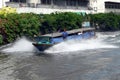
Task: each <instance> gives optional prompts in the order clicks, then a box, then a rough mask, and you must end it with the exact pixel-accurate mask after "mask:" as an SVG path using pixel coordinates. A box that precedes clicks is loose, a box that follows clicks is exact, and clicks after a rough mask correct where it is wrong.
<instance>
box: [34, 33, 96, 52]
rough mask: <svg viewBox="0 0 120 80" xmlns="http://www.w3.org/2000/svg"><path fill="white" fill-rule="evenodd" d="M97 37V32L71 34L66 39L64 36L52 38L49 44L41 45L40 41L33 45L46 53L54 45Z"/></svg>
mask: <svg viewBox="0 0 120 80" xmlns="http://www.w3.org/2000/svg"><path fill="white" fill-rule="evenodd" d="M93 37H95V32H94V31H89V32H84V33H75V34H70V35H68V36H67V37H66V39H64V38H63V37H62V36H59V37H50V40H49V43H47V42H44V43H41V42H40V43H39V41H37V42H35V43H33V45H34V46H35V47H36V48H37V49H38V50H39V51H44V50H46V49H48V48H50V47H52V46H53V45H55V44H57V43H61V42H63V41H65V40H82V39H90V38H93Z"/></svg>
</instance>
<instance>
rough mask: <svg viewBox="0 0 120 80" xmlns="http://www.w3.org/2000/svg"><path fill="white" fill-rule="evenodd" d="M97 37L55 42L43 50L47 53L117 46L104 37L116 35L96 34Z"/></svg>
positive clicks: (114, 36)
mask: <svg viewBox="0 0 120 80" xmlns="http://www.w3.org/2000/svg"><path fill="white" fill-rule="evenodd" d="M97 36H98V37H97V38H95V39H89V40H82V41H78V40H72V41H66V42H62V43H60V44H57V45H55V46H53V47H51V48H49V49H48V50H46V51H45V52H47V53H62V52H74V51H84V50H91V49H92V50H94V49H102V48H106V49H108V48H118V46H116V45H114V44H112V43H110V42H108V41H107V40H106V39H108V38H110V37H112V38H111V39H109V40H111V42H112V39H114V38H116V35H101V34H97Z"/></svg>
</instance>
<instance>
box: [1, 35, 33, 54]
mask: <svg viewBox="0 0 120 80" xmlns="http://www.w3.org/2000/svg"><path fill="white" fill-rule="evenodd" d="M33 51H34V46H33V45H32V42H31V41H29V40H27V39H26V38H25V37H22V38H21V39H19V40H16V41H15V42H14V43H13V45H12V46H10V47H7V48H5V49H3V50H2V52H4V53H13V52H14V53H15V52H33Z"/></svg>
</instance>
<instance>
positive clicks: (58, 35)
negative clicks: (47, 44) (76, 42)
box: [42, 28, 95, 37]
mask: <svg viewBox="0 0 120 80" xmlns="http://www.w3.org/2000/svg"><path fill="white" fill-rule="evenodd" d="M94 30H95V28H80V29H73V30H69V31H66V32H67V33H68V34H69V35H70V34H76V33H81V32H84V31H94ZM42 36H46V37H60V36H61V33H60V32H56V33H51V34H45V35H42Z"/></svg>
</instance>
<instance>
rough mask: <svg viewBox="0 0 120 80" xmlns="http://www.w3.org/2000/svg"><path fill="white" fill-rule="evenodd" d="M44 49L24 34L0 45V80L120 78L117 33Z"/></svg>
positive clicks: (98, 35)
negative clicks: (43, 50)
mask: <svg viewBox="0 0 120 80" xmlns="http://www.w3.org/2000/svg"><path fill="white" fill-rule="evenodd" d="M45 52H46V53H45V54H39V52H38V51H37V50H36V49H35V48H34V46H32V42H31V41H29V40H27V39H26V38H25V37H23V38H21V39H18V40H16V41H15V42H14V43H11V44H9V45H5V46H2V47H0V53H1V54H0V80H120V32H105V33H104V32H103V33H102V32H101V33H97V38H95V39H89V40H82V41H78V40H74V41H66V42H63V43H60V44H57V45H55V46H53V47H51V48H50V49H48V50H46V51H45ZM38 54H39V55H38Z"/></svg>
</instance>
